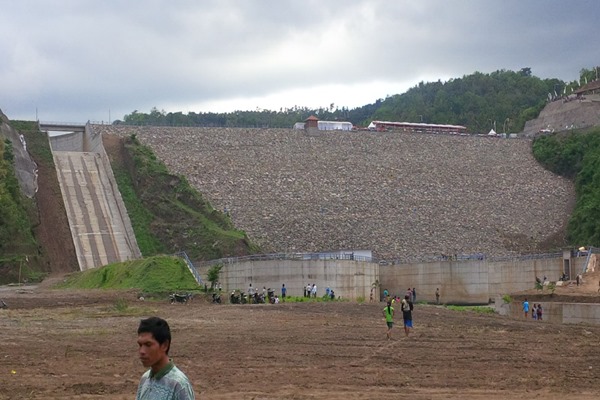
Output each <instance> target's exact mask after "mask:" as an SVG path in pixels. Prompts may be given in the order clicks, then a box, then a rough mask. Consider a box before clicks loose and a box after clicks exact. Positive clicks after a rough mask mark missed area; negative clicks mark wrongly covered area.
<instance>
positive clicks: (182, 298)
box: [169, 293, 193, 304]
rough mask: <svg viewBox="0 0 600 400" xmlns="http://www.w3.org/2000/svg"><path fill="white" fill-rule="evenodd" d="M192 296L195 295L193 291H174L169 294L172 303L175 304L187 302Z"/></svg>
mask: <svg viewBox="0 0 600 400" xmlns="http://www.w3.org/2000/svg"><path fill="white" fill-rule="evenodd" d="M192 296H193V295H192V294H191V293H186V294H179V293H172V294H170V295H169V300H170V301H171V304H175V303H183V304H186V303H187V302H188V301H190V300H191V299H192Z"/></svg>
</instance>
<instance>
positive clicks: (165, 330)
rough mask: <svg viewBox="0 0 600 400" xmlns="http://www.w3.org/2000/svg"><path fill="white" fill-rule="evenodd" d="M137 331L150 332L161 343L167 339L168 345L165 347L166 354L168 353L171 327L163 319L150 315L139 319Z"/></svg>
mask: <svg viewBox="0 0 600 400" xmlns="http://www.w3.org/2000/svg"><path fill="white" fill-rule="evenodd" d="M137 333H138V335H139V334H140V333H151V334H152V336H153V337H154V339H155V340H156V341H157V342H158V343H159V344H163V343H164V342H166V341H167V340H168V341H169V346H168V347H167V354H169V349H170V348H171V329H170V328H169V324H168V323H167V321H165V320H164V319H162V318H159V317H150V318H146V319H143V320H141V321H140V326H139V328H138V332H137Z"/></svg>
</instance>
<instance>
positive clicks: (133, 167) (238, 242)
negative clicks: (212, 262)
mask: <svg viewBox="0 0 600 400" xmlns="http://www.w3.org/2000/svg"><path fill="white" fill-rule="evenodd" d="M116 151H117V152H118V153H120V154H115V149H114V148H113V149H111V150H109V155H110V157H111V164H112V168H113V171H114V174H115V178H116V179H117V183H118V185H119V191H120V192H121V195H122V197H123V200H124V202H125V205H126V207H127V210H128V213H129V217H130V219H131V222H132V225H133V229H134V231H135V235H136V239H137V241H138V245H139V247H140V250H141V252H142V254H143V255H144V256H151V255H156V254H164V253H173V252H177V251H185V252H187V254H188V255H189V257H190V258H191V259H193V260H208V259H216V258H222V257H230V256H241V255H247V254H252V253H256V252H258V250H259V249H258V248H257V246H255V245H253V244H252V243H251V242H250V240H249V239H248V237H247V236H246V234H245V233H244V232H243V231H240V230H237V229H235V227H234V226H233V224H232V223H231V221H230V219H229V218H228V217H227V216H226V215H224V214H223V213H221V212H219V211H217V210H215V209H214V208H213V207H212V206H211V205H210V204H209V203H208V201H206V200H205V199H204V198H203V197H202V195H201V194H200V193H198V192H197V191H196V190H194V189H193V188H192V187H191V186H190V185H189V183H188V182H187V180H186V179H185V178H184V177H181V176H175V175H172V174H170V173H169V172H168V170H167V168H166V166H165V165H164V164H163V163H162V162H160V161H159V160H158V159H157V157H156V156H155V155H154V153H153V152H152V150H151V149H150V148H148V147H146V146H143V145H141V144H140V143H139V141H138V140H137V139H136V138H135V137H134V136H132V137H129V138H127V139H124V143H123V146H122V147H121V148H120V150H116Z"/></svg>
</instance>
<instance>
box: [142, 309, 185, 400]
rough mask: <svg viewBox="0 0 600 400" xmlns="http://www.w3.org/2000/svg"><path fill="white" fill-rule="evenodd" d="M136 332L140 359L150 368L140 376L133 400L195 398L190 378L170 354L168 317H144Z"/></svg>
mask: <svg viewBox="0 0 600 400" xmlns="http://www.w3.org/2000/svg"><path fill="white" fill-rule="evenodd" d="M137 332H138V339H137V343H138V346H139V349H138V353H139V357H140V361H141V362H142V365H143V366H144V367H146V368H150V369H149V370H147V371H146V372H145V373H144V374H143V375H142V378H141V379H140V383H139V385H138V390H137V394H136V397H135V398H136V400H194V399H195V396H194V388H193V387H192V384H191V382H190V380H189V379H188V377H187V376H186V375H185V374H184V373H183V372H182V371H181V370H180V369H179V368H177V366H175V364H174V363H173V361H172V360H171V359H170V358H169V348H170V347H171V330H170V328H169V324H168V323H167V321H165V320H164V319H162V318H159V317H150V318H147V319H143V320H141V321H140V325H139V327H138V331H137Z"/></svg>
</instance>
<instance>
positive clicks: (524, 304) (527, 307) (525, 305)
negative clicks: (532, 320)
mask: <svg viewBox="0 0 600 400" xmlns="http://www.w3.org/2000/svg"><path fill="white" fill-rule="evenodd" d="M523 312H524V313H525V319H527V314H528V313H529V302H528V301H527V299H525V301H524V302H523Z"/></svg>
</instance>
